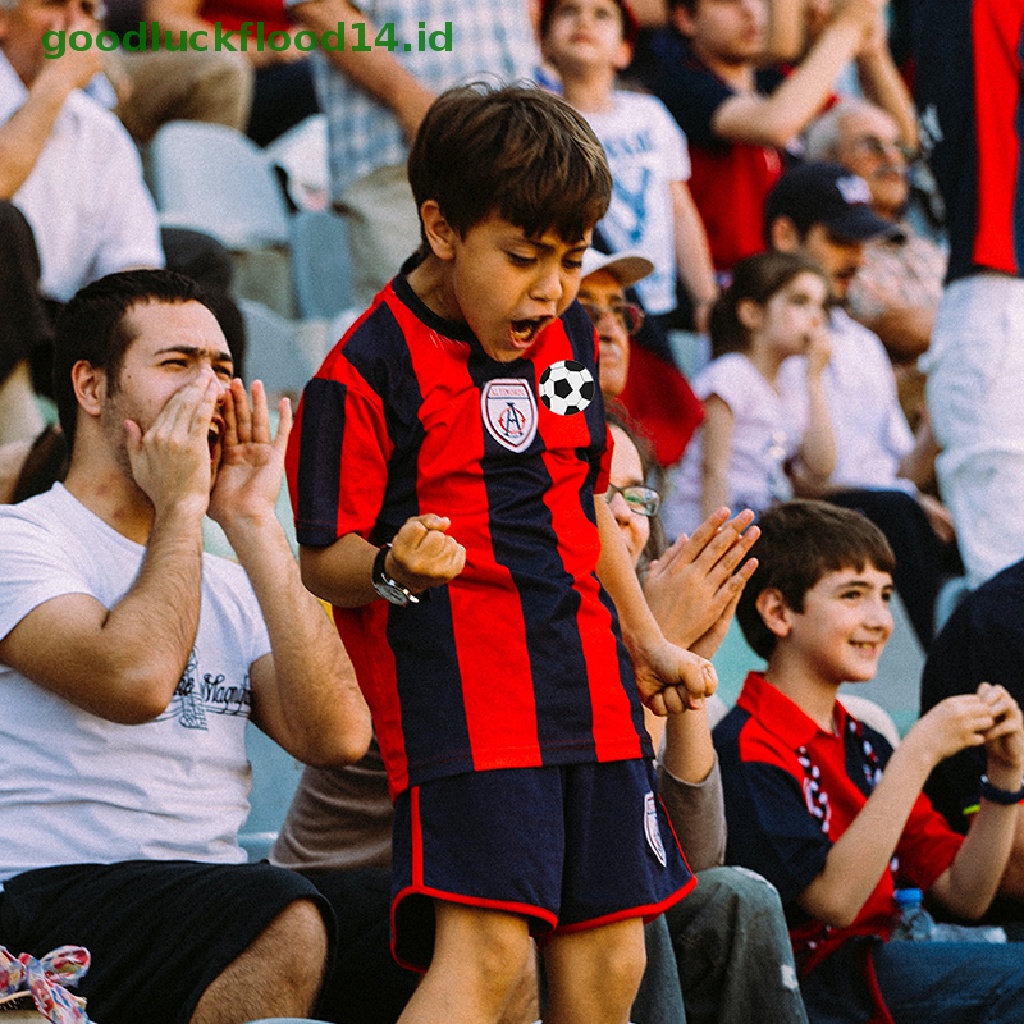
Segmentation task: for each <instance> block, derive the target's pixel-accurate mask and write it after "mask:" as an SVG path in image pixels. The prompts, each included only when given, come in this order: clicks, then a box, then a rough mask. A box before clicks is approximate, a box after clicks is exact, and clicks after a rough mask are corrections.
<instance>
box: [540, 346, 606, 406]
mask: <svg viewBox="0 0 1024 1024" xmlns="http://www.w3.org/2000/svg"><path fill="white" fill-rule="evenodd" d="M594 390H595V389H594V376H593V374H592V373H591V372H590V371H589V370H588V369H587V368H586V367H585V366H584V365H583V364H582V363H577V362H574V361H573V360H572V359H562V360H560V361H559V362H557V363H552V364H551V365H550V366H549V367H548V368H547V369H546V370H545V371H544V372H543V373H542V374H541V375H540V400H541V401H542V402H543V403H544V404H545V405H546V406H547V407H548V408H549V409H550V410H551V411H552V412H553V413H556V414H557V415H559V416H572V415H573V414H574V413H577V412H583V410H584V409H586V407H587V406H588V405H590V400H591V399H592V398H593V397H594Z"/></svg>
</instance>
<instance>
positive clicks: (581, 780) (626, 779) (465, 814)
mask: <svg viewBox="0 0 1024 1024" xmlns="http://www.w3.org/2000/svg"><path fill="white" fill-rule="evenodd" d="M695 884H696V883H695V880H694V878H693V875H692V874H691V873H690V869H689V866H688V865H687V863H686V860H685V858H684V857H683V854H682V851H681V850H680V849H679V844H678V843H677V841H676V837H675V833H674V832H673V830H672V826H671V824H670V822H669V820H668V815H667V814H666V812H665V810H664V808H663V807H662V804H661V800H660V798H659V797H658V796H657V783H656V781H655V778H654V771H653V768H652V766H651V764H650V763H649V762H647V761H643V760H630V761H610V762H605V763H601V764H589V763H587V764H568V765H562V766H551V767H542V768H508V769H494V770H491V771H485V772H469V773H466V774H463V775H455V776H452V777H451V778H445V779H437V780H434V781H432V782H427V783H424V784H423V785H422V786H413V787H412V788H411V789H408V790H406V791H405V792H403V793H400V794H399V796H398V799H397V800H396V801H395V825H394V835H393V856H392V882H391V885H392V908H391V920H392V933H393V934H392V949H393V951H394V954H395V958H396V959H397V960H398V962H399V963H401V964H403V965H404V966H407V967H412V968H414V969H417V970H423V969H425V968H426V967H427V966H428V965H429V963H430V959H431V956H432V954H433V943H434V905H433V900H434V899H441V900H446V901H448V902H452V903H462V904H465V905H467V906H472V907H480V908H482V909H485V910H500V911H507V912H509V913H513V914H521V915H522V916H524V917H525V918H526V919H527V920H528V921H529V924H530V930H531V932H532V933H533V934H534V935H535V936H536V937H537V939H538V941H540V942H542V943H543V942H544V941H545V939H546V938H548V937H549V936H550V935H552V934H558V933H564V932H571V931H580V930H583V929H587V928H597V927H600V926H601V925H605V924H611V923H613V922H615V921H620V920H625V919H628V918H634V917H639V918H643V919H644V920H645V921H648V920H651V919H652V918H654V917H657V916H658V914H660V913H662V912H663V911H664V910H667V909H668V908H669V907H670V906H672V904H674V903H676V902H677V901H679V900H680V899H682V898H683V896H685V895H686V893H688V892H689V891H690V889H691V888H692V887H693V886H694V885H695Z"/></svg>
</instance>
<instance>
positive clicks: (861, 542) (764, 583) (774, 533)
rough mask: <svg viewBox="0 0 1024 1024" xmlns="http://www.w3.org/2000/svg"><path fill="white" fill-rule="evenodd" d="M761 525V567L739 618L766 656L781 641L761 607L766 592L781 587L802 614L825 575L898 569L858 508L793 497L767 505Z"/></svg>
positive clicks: (755, 551) (757, 548)
mask: <svg viewBox="0 0 1024 1024" xmlns="http://www.w3.org/2000/svg"><path fill="white" fill-rule="evenodd" d="M757 525H758V526H759V527H760V529H761V536H760V537H758V539H757V540H756V541H755V542H754V546H753V547H752V548H751V549H750V555H751V557H752V558H756V559H757V568H756V569H755V570H754V575H753V576H751V577H750V580H749V582H748V583H747V585H746V587H744V589H743V593H742V594H741V595H740V603H739V607H738V608H737V609H736V618H737V619H738V620H739V624H740V628H741V629H742V630H743V636H744V637H745V639H746V641H747V643H748V644H750V646H751V647H752V648H753V650H754V652H755V653H756V654H759V655H760V656H761V657H762V658H765V659H767V658H769V657H771V654H772V652H773V651H774V650H775V644H776V641H777V640H778V638H777V637H776V636H775V634H774V633H773V632H772V631H771V630H770V629H769V628H768V627H767V626H766V625H765V624H764V619H762V618H761V613H760V612H759V611H758V610H757V599H758V597H759V596H760V595H761V594H762V593H763V592H764V591H765V590H778V591H779V592H780V593H781V594H782V596H783V598H784V599H785V601H786V604H787V605H789V607H790V608H792V609H793V611H795V612H802V611H803V610H804V595H805V594H806V593H807V591H808V590H810V589H811V587H813V586H814V585H815V584H816V583H817V582H818V580H820V579H821V578H822V577H823V576H824V575H825V574H826V573H829V572H839V571H841V570H843V569H854V570H856V571H857V572H861V571H862V570H863V569H864V568H866V567H867V566H872V567H873V568H875V569H878V570H879V571H880V572H887V573H889V574H892V572H893V570H894V569H895V568H896V557H895V555H893V553H892V548H891V547H889V542H888V541H887V540H886V539H885V534H883V533H882V531H881V530H880V529H879V528H878V527H877V526H875V524H874V523H873V522H871V520H870V519H868V518H867V517H866V516H864V515H862V514H861V513H860V512H855V511H854V510H853V509H847V508H840V507H839V506H837V505H829V504H827V503H826V502H824V501H789V502H786V503H785V504H784V505H779V506H777V507H775V508H771V509H768V511H767V512H765V513H764V514H763V515H762V516H761V517H760V519H759V520H758V522H757Z"/></svg>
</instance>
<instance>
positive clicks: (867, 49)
mask: <svg viewBox="0 0 1024 1024" xmlns="http://www.w3.org/2000/svg"><path fill="white" fill-rule="evenodd" d="M857 79H858V81H859V82H860V87H861V90H862V91H863V93H864V95H865V97H866V98H867V99H869V100H870V101H871V102H872V103H874V104H875V105H876V106H879V107H881V108H882V109H883V110H884V111H886V113H888V114H889V116H890V117H891V118H892V119H893V120H894V121H895V122H896V127H897V128H898V129H899V138H900V141H901V142H902V143H903V144H904V145H905V146H906V147H907V148H908V149H909V150H910V151H911V152H916V151H917V147H918V137H917V114H916V113H915V111H914V101H913V99H912V98H911V96H910V90H909V89H908V88H907V85H906V83H905V82H904V81H903V78H902V76H901V75H900V73H899V70H898V69H897V67H896V64H895V62H894V61H893V59H892V53H891V52H890V51H889V43H888V40H887V38H886V22H885V17H884V15H882V14H880V15H879V17H878V20H877V21H876V22H875V26H874V28H873V29H872V31H870V32H869V33H868V34H867V36H866V37H865V40H864V45H863V46H862V47H861V50H860V52H859V53H858V54H857Z"/></svg>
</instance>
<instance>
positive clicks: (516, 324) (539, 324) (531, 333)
mask: <svg viewBox="0 0 1024 1024" xmlns="http://www.w3.org/2000/svg"><path fill="white" fill-rule="evenodd" d="M549 320H550V317H546V316H536V317H530V318H529V319H524V320H513V321H512V323H511V325H510V327H509V334H510V336H511V338H512V343H513V344H514V345H515V346H516V347H520V348H525V347H526V346H527V345H531V344H532V343H533V340H534V338H536V337H537V335H538V334H539V333H540V331H541V328H543V327H544V325H545V324H547V323H548V321H549Z"/></svg>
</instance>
